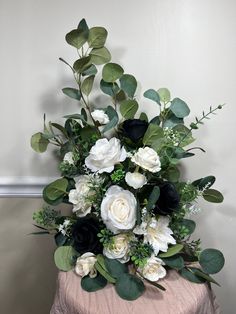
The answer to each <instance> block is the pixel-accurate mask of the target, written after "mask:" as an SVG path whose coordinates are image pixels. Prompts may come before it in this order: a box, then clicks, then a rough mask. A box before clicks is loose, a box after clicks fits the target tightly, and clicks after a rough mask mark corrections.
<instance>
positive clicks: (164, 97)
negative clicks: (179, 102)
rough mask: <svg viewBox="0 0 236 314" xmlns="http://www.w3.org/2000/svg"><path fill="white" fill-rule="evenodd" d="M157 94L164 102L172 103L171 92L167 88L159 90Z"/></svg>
mask: <svg viewBox="0 0 236 314" xmlns="http://www.w3.org/2000/svg"><path fill="white" fill-rule="evenodd" d="M157 93H158V95H159V97H160V100H161V101H162V102H164V103H168V102H169V101H170V91H169V90H168V89H167V88H159V89H158V91H157Z"/></svg>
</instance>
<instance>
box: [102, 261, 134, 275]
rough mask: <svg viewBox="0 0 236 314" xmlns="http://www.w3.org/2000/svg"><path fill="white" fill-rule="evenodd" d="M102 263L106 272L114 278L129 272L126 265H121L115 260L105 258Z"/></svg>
mask: <svg viewBox="0 0 236 314" xmlns="http://www.w3.org/2000/svg"><path fill="white" fill-rule="evenodd" d="M104 262H105V266H106V268H107V270H108V272H109V273H110V274H111V276H112V277H114V278H119V277H120V276H121V275H122V274H124V273H128V272H129V270H128V266H127V264H122V263H120V262H119V261H118V260H116V259H110V258H105V259H104Z"/></svg>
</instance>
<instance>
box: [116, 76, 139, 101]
mask: <svg viewBox="0 0 236 314" xmlns="http://www.w3.org/2000/svg"><path fill="white" fill-rule="evenodd" d="M120 87H121V89H122V90H123V91H124V92H126V94H127V95H128V96H129V97H130V98H133V97H134V94H135V91H136V88H137V81H136V78H135V77H134V76H133V75H130V74H124V75H122V76H121V78H120Z"/></svg>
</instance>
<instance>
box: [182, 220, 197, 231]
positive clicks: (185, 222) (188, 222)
mask: <svg viewBox="0 0 236 314" xmlns="http://www.w3.org/2000/svg"><path fill="white" fill-rule="evenodd" d="M181 225H182V226H184V227H185V228H187V229H188V232H189V233H188V234H192V233H193V232H194V230H195V228H196V223H195V221H193V220H191V219H183V220H182V222H181Z"/></svg>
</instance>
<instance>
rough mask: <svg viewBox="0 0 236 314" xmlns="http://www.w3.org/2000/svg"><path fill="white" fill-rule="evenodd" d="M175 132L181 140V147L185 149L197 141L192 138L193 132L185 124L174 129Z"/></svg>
mask: <svg viewBox="0 0 236 314" xmlns="http://www.w3.org/2000/svg"><path fill="white" fill-rule="evenodd" d="M173 131H174V132H176V133H177V134H178V138H179V143H178V144H179V146H181V147H184V146H187V145H189V144H191V143H193V142H194V141H195V139H194V138H193V136H192V132H191V130H190V129H188V128H187V127H186V126H184V125H183V124H177V125H176V126H174V127H173Z"/></svg>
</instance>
